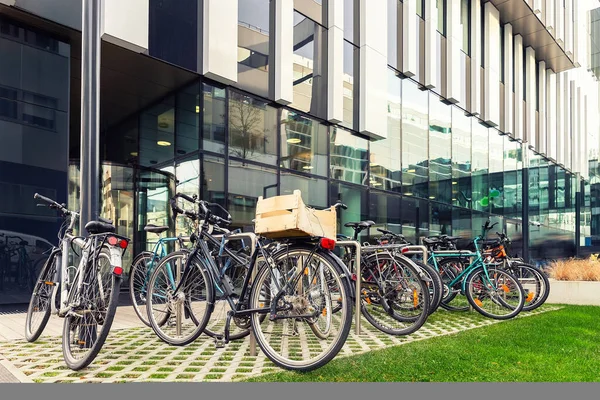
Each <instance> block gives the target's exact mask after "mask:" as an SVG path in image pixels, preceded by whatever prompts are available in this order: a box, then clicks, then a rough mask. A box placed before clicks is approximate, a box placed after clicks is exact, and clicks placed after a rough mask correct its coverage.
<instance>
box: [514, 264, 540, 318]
mask: <svg viewBox="0 0 600 400" xmlns="http://www.w3.org/2000/svg"><path fill="white" fill-rule="evenodd" d="M505 269H506V271H508V272H509V273H511V274H512V275H513V276H514V277H515V278H517V280H518V281H519V283H520V284H521V286H522V287H523V291H524V292H525V305H524V306H523V311H532V310H535V309H536V308H538V307H539V306H541V305H542V304H544V303H545V302H546V300H547V299H548V296H549V295H550V281H549V280H548V277H547V276H546V274H545V273H544V272H542V271H540V270H539V269H538V268H537V267H534V266H533V265H530V264H524V263H519V262H513V263H511V264H509V265H508V266H507V267H505Z"/></svg>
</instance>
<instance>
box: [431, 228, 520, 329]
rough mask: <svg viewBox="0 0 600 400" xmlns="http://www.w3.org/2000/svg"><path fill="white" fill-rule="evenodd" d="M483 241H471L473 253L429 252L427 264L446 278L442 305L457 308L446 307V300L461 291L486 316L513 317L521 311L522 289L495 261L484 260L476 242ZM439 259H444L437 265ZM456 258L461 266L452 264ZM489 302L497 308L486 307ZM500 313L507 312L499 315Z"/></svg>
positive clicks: (481, 238)
mask: <svg viewBox="0 0 600 400" xmlns="http://www.w3.org/2000/svg"><path fill="white" fill-rule="evenodd" d="M486 224H487V223H486ZM482 240H483V235H480V236H478V237H476V238H475V239H474V240H473V244H474V247H475V252H471V253H465V252H463V251H460V250H457V251H456V252H454V253H453V252H452V250H450V251H449V252H444V253H437V252H436V251H433V252H432V253H431V255H430V258H429V263H430V264H433V265H434V266H435V267H436V268H437V269H438V271H440V274H441V275H442V278H446V279H445V280H444V286H445V287H444V297H443V299H442V307H444V308H446V309H449V310H456V309H457V307H452V306H449V303H450V302H451V301H452V300H453V299H454V298H455V297H456V296H457V295H458V294H459V293H460V294H464V295H466V298H467V301H468V303H469V304H470V305H471V307H473V308H474V309H475V310H476V311H477V312H479V313H480V314H482V315H484V316H486V317H489V318H494V319H501V320H503V319H509V318H513V317H515V316H516V315H518V314H519V313H520V312H521V310H522V309H523V306H524V304H525V295H524V291H523V288H522V286H521V284H520V283H519V281H518V280H517V278H516V277H514V276H513V275H512V274H510V273H509V272H507V271H505V270H503V269H501V268H499V267H498V266H497V265H495V264H491V263H489V264H487V263H485V262H484V260H483V255H482V253H481V250H480V247H479V245H478V242H479V241H482ZM438 258H443V259H442V261H441V262H440V263H439V264H438V261H437V260H438ZM467 258H473V259H474V260H473V261H472V262H470V263H469V264H468V265H467V266H466V267H464V266H463V263H464V261H463V260H465V259H467ZM457 260H458V262H459V264H460V267H461V268H460V269H458V268H456V267H455V266H454V265H452V263H455V262H456V261H457ZM484 301H485V302H486V303H484ZM488 305H489V306H490V307H493V306H498V308H497V309H496V310H495V311H492V310H488V309H487V307H488ZM459 309H461V310H462V309H464V308H459ZM467 309H468V308H467ZM500 312H506V313H505V314H501V313H500Z"/></svg>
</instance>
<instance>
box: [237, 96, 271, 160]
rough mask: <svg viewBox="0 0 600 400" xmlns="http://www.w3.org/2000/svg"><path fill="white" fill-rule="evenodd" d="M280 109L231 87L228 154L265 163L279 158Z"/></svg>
mask: <svg viewBox="0 0 600 400" xmlns="http://www.w3.org/2000/svg"><path fill="white" fill-rule="evenodd" d="M276 133H277V109H276V108H273V107H270V106H268V105H267V103H264V102H262V101H259V100H256V99H254V98H252V97H248V96H244V95H242V94H240V93H237V92H234V91H231V92H230V93H229V155H230V156H232V157H238V158H243V159H246V160H252V161H258V162H261V163H264V164H273V165H275V163H276V162H277V136H276Z"/></svg>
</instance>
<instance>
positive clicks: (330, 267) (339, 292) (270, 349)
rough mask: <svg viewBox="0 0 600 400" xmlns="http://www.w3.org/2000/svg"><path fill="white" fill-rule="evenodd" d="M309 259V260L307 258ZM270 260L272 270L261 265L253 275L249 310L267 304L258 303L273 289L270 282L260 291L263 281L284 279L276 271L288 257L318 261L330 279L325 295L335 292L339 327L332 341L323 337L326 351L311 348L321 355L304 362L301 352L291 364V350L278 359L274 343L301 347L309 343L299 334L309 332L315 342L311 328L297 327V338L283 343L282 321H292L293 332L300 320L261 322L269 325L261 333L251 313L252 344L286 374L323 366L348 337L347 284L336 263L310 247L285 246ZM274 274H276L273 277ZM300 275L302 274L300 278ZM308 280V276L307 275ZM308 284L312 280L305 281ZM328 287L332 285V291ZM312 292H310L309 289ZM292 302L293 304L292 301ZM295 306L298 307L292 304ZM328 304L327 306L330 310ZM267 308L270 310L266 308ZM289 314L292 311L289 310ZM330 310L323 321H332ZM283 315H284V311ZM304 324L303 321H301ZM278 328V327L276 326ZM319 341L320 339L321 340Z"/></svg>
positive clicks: (349, 305)
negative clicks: (325, 341)
mask: <svg viewBox="0 0 600 400" xmlns="http://www.w3.org/2000/svg"><path fill="white" fill-rule="evenodd" d="M310 255H311V256H310ZM272 257H273V260H274V261H275V266H273V267H271V266H270V265H268V264H267V265H264V266H263V267H262V268H261V269H260V270H259V271H258V273H257V275H256V279H255V280H254V284H253V287H252V291H251V294H250V302H249V307H250V308H251V309H256V308H266V307H264V305H265V303H266V302H267V300H265V299H263V300H261V299H260V296H261V294H265V293H266V292H269V294H270V292H271V291H272V289H270V288H271V285H273V282H270V283H268V284H266V286H265V288H264V289H263V288H262V284H263V283H265V282H266V279H268V278H269V277H274V278H278V277H283V276H285V275H286V271H284V272H283V273H282V272H281V271H280V268H281V266H282V265H283V264H285V263H286V262H287V261H286V260H288V259H291V258H290V257H311V258H310V260H317V259H318V266H319V268H320V269H321V268H324V267H325V268H327V270H326V273H327V274H328V276H330V277H331V279H332V283H328V284H327V287H328V289H327V291H328V292H330V293H331V291H335V293H336V301H338V302H339V303H340V306H341V309H340V311H338V313H336V320H339V321H340V326H339V327H338V329H334V332H335V333H337V335H336V336H335V337H333V338H332V335H328V336H327V340H330V339H331V343H329V345H328V347H327V348H326V349H324V348H323V346H322V345H318V346H317V345H315V347H313V349H314V351H318V350H324V351H323V353H322V354H320V355H318V356H315V357H313V358H310V359H308V360H306V359H304V358H305V357H304V356H305V355H304V353H303V352H302V359H301V360H294V359H291V358H292V357H294V355H295V354H297V353H295V351H294V350H292V349H291V346H289V347H288V351H287V358H284V356H283V355H279V354H277V350H276V349H275V348H274V347H278V345H277V344H278V342H279V341H281V342H282V343H283V341H284V340H288V341H292V343H293V341H297V342H298V344H295V346H301V343H307V344H308V343H309V342H310V341H308V340H306V338H301V337H300V336H301V334H306V333H308V332H309V331H310V332H312V333H313V334H314V335H315V336H316V337H317V338H318V337H319V335H317V334H315V333H314V330H313V329H312V328H306V329H305V328H304V326H301V329H300V330H298V332H300V333H299V334H298V335H297V336H294V335H293V334H292V335H290V337H291V339H286V338H287V336H286V335H285V334H284V332H286V326H287V325H286V324H285V321H291V320H293V321H292V323H293V324H294V326H293V328H292V329H296V328H297V325H296V323H297V320H298V319H301V318H285V319H280V320H277V321H279V322H280V323H279V324H278V323H277V322H276V321H271V319H270V318H269V319H263V322H264V321H267V324H269V323H270V325H269V326H267V329H266V330H263V327H262V326H261V318H260V316H261V314H260V313H258V312H257V313H253V314H252V316H251V318H250V322H251V325H252V329H253V331H254V334H255V336H256V342H257V343H258V345H259V347H260V348H261V350H262V351H263V353H264V354H265V355H266V356H267V358H269V359H270V360H271V361H272V362H273V363H274V364H275V365H277V366H279V367H281V368H284V369H288V370H294V371H311V370H314V369H317V368H319V367H321V366H323V365H325V364H327V363H328V362H329V361H330V360H331V359H333V358H334V357H335V356H336V355H337V354H338V353H339V351H340V350H341V348H342V346H343V345H344V343H345V342H346V338H347V337H348V334H349V333H350V326H351V324H352V299H351V293H352V292H351V289H350V286H349V283H348V280H347V279H345V278H344V276H343V272H342V271H341V268H340V267H339V265H338V264H337V262H336V261H335V259H334V258H333V257H331V256H329V254H328V252H327V251H325V250H322V249H317V250H316V251H315V249H314V246H310V245H305V244H293V245H289V246H287V248H285V249H281V250H280V251H278V252H276V253H275V254H273V255H272ZM290 265H294V268H296V264H295V263H290ZM304 268H307V269H308V268H309V267H308V266H306V267H304ZM321 271H323V269H321ZM275 272H277V274H276V273H275ZM303 275H304V274H303ZM309 276H310V274H309ZM309 281H312V280H309ZM332 285H335V286H333V287H332ZM313 290H314V289H313ZM313 290H310V289H309V290H308V293H309V295H307V296H309V297H310V296H311V293H312V292H313ZM295 291H296V289H295V288H294V293H295ZM302 293H305V292H304V289H302ZM290 296H292V297H294V298H296V300H297V296H298V295H297V294H295V295H290ZM292 301H295V300H292ZM295 304H298V303H295ZM331 306H332V305H331V303H330V307H331ZM268 307H270V306H268ZM292 311H293V310H292ZM332 311H333V310H329V312H326V310H324V311H323V312H324V313H326V315H325V317H326V318H330V319H332V318H333V317H332V316H331V315H332V314H333V312H332ZM284 312H285V311H284ZM305 322H306V321H305ZM307 324H309V325H310V324H314V321H312V322H307ZM279 325H281V326H279ZM276 328H277V329H281V333H279V332H278V331H277V332H276V330H275V329H276ZM321 340H322V339H321ZM321 344H323V343H322V342H321ZM281 346H282V347H283V344H281ZM311 351H312V350H311V349H310V348H308V349H307V352H308V354H309V357H310V354H311Z"/></svg>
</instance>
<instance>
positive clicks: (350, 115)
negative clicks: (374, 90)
mask: <svg viewBox="0 0 600 400" xmlns="http://www.w3.org/2000/svg"><path fill="white" fill-rule="evenodd" d="M357 60H358V47H356V46H354V45H353V44H352V43H350V42H346V41H344V94H343V96H344V116H343V118H344V120H343V121H342V123H341V125H342V126H345V127H346V128H350V129H353V128H354V125H355V118H354V114H355V113H354V111H355V110H354V108H355V107H354V98H355V97H356V96H355V90H356V89H355V87H354V66H355V64H356V62H357Z"/></svg>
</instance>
